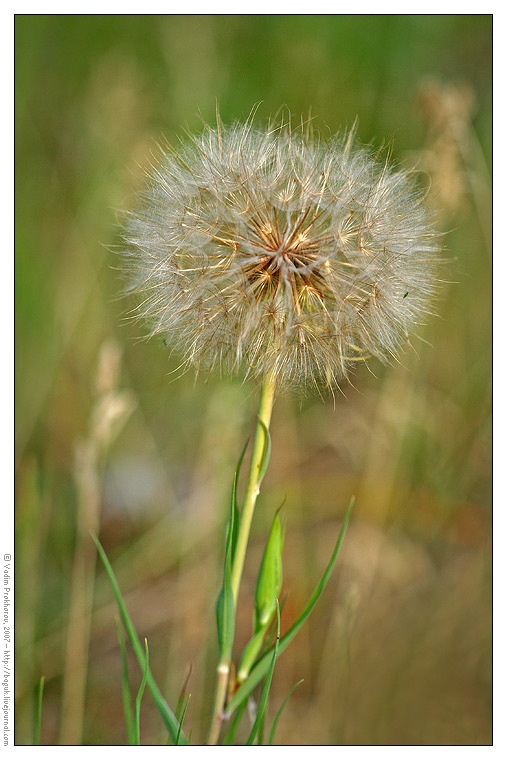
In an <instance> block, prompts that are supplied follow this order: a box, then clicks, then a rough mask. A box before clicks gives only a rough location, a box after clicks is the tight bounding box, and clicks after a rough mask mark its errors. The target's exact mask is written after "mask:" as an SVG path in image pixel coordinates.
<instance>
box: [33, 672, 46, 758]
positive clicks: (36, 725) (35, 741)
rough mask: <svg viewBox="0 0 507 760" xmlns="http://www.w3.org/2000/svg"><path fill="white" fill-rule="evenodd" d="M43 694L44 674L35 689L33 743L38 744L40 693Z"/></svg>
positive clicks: (40, 708) (40, 710)
mask: <svg viewBox="0 0 507 760" xmlns="http://www.w3.org/2000/svg"><path fill="white" fill-rule="evenodd" d="M43 694H44V676H42V678H41V679H40V681H39V688H38V689H37V702H36V705H35V738H34V745H36V746H38V745H39V744H40V727H41V721H42V695H43Z"/></svg>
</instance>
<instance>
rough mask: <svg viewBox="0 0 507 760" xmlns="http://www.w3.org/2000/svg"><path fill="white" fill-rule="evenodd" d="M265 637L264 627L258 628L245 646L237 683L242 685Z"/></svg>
mask: <svg viewBox="0 0 507 760" xmlns="http://www.w3.org/2000/svg"><path fill="white" fill-rule="evenodd" d="M265 635H266V627H264V628H260V629H259V630H258V631H257V633H255V634H254V635H253V636H252V638H251V639H250V641H249V642H248V644H247V645H246V647H245V649H244V651H243V655H242V657H241V662H240V664H239V668H238V681H239V683H242V682H243V681H245V680H246V678H247V677H248V674H249V672H250V669H251V667H252V665H253V664H254V662H255V660H256V659H257V657H258V656H259V652H260V651H261V647H262V642H263V641H264V636H265Z"/></svg>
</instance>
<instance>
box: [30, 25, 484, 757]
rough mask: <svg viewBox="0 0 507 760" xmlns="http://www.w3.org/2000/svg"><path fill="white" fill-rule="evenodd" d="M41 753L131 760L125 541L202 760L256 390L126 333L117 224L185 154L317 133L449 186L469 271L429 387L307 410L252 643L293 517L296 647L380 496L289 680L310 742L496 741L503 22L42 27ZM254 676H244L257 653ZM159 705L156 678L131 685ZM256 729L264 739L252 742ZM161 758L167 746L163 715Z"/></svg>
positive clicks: (290, 411)
mask: <svg viewBox="0 0 507 760" xmlns="http://www.w3.org/2000/svg"><path fill="white" fill-rule="evenodd" d="M15 27H16V42H15V45H16V70H15V75H16V106H15V107H16V149H15V150H16V483H17V498H16V630H17V638H16V657H17V667H16V700H17V701H16V704H17V710H16V742H17V743H18V744H30V743H32V742H33V726H34V694H35V688H36V686H37V684H38V681H39V678H40V676H41V675H44V676H45V679H46V684H45V694H44V706H43V720H42V743H47V744H57V743H64V744H117V743H124V742H125V731H124V725H123V717H122V705H121V682H120V675H121V664H120V655H119V650H118V644H117V638H116V631H115V624H114V617H115V606H114V604H113V599H112V594H111V591H110V588H109V586H108V585H107V581H106V579H105V577H104V574H103V571H102V567H99V566H97V568H96V572H95V569H94V568H95V556H94V553H93V551H92V550H91V546H90V544H91V541H90V539H89V534H88V530H89V528H90V527H91V528H94V529H95V530H97V532H98V533H99V535H100V538H101V540H102V542H103V545H104V546H105V548H106V550H107V552H108V555H109V557H110V559H111V561H112V563H113V566H114V568H115V571H116V572H117V575H118V578H119V581H120V584H121V586H122V589H123V591H124V592H125V597H126V600H127V604H128V607H129V610H130V611H131V614H132V617H133V619H134V622H135V624H136V626H137V629H138V632H139V635H140V636H141V637H145V636H146V637H147V638H148V641H149V645H150V662H151V664H152V668H153V671H154V673H155V675H156V678H157V680H158V682H159V683H160V685H161V687H163V690H164V692H165V693H166V695H167V697H168V700H169V702H170V703H171V704H173V705H174V704H175V703H176V700H177V697H178V695H179V692H180V690H181V688H182V685H183V682H184V681H185V678H186V677H187V674H188V673H189V668H190V667H191V672H190V677H189V681H188V687H187V691H190V692H191V694H192V698H191V700H190V704H189V708H188V712H187V717H186V721H185V727H186V730H187V732H188V731H189V729H190V728H192V729H193V730H192V741H193V743H200V742H202V741H203V739H204V736H205V731H206V727H207V720H208V718H209V713H210V709H211V695H212V689H213V677H214V676H213V671H214V667H215V664H216V662H215V661H216V642H215V622H214V605H215V599H216V594H217V591H218V588H219V583H220V572H221V563H222V558H221V552H222V546H223V528H224V520H225V511H226V508H227V499H228V492H229V488H230V483H231V477H232V472H233V468H234V466H235V463H236V460H237V456H238V453H239V451H240V449H241V446H242V444H243V441H244V440H245V439H246V437H247V435H248V434H249V433H250V431H251V426H252V422H253V419H254V415H255V409H256V398H257V389H256V388H255V386H254V384H242V383H241V378H233V379H222V380H221V379H219V378H217V377H215V376H212V377H209V378H205V377H198V378H197V379H196V378H195V377H194V376H193V375H191V374H187V375H184V376H182V377H180V376H179V374H178V373H177V372H176V373H174V374H171V373H173V372H174V370H175V369H176V368H177V367H178V363H179V362H178V357H177V356H173V357H171V356H169V352H168V349H167V348H166V347H165V346H164V345H163V343H162V341H160V340H157V339H153V340H151V341H145V340H143V339H142V337H143V330H144V327H143V326H141V325H135V324H132V322H131V321H129V320H128V319H127V318H126V317H127V316H128V310H129V308H130V306H131V304H129V303H127V302H126V301H125V300H124V299H122V298H120V295H121V291H122V287H123V285H122V276H121V272H120V271H119V266H120V264H119V259H118V257H117V255H116V253H115V251H116V250H117V247H118V245H119V242H120V235H119V227H118V214H117V209H121V208H129V207H130V206H132V205H133V204H135V192H136V190H138V189H139V188H140V187H141V186H142V184H143V182H144V179H143V175H144V171H145V169H146V168H147V167H148V166H149V163H150V161H151V160H152V155H153V154H154V153H155V154H156V152H157V147H156V146H157V143H158V142H159V141H160V140H161V139H163V138H166V139H167V140H168V141H170V142H175V141H177V140H178V139H179V137H180V136H181V135H182V134H183V129H185V128H187V129H189V130H190V131H195V130H199V129H200V126H201V123H202V119H204V120H206V121H208V122H213V120H214V118H215V110H216V103H217V102H218V104H219V108H220V113H221V117H222V119H223V121H225V122H227V121H230V120H233V119H236V118H245V117H246V116H247V115H248V114H249V112H250V110H251V108H252V106H254V105H255V104H256V103H259V102H260V101H262V103H261V106H260V108H259V111H258V115H257V119H258V120H259V121H264V120H265V119H267V118H268V117H269V115H272V114H274V113H275V112H276V111H277V110H278V109H279V107H280V106H282V105H285V106H287V107H288V108H289V109H290V110H291V112H292V113H293V115H294V116H295V117H296V118H299V116H300V115H301V114H302V115H304V116H305V117H306V116H307V115H308V113H309V110H310V109H311V113H312V115H313V116H314V117H315V118H316V124H317V125H318V126H319V127H321V128H322V129H323V130H324V131H327V130H329V131H330V132H334V131H337V130H339V129H341V128H343V127H345V126H350V125H351V124H352V123H353V121H354V119H355V118H356V116H357V117H358V119H359V126H358V135H359V138H360V139H361V140H362V141H364V142H370V141H373V143H374V144H375V145H381V144H383V143H388V142H390V141H391V140H392V151H393V157H394V158H395V159H396V160H397V161H401V162H403V163H404V164H405V165H416V166H418V168H420V169H422V170H423V171H424V172H425V174H424V176H423V179H422V181H423V182H428V184H429V185H430V186H431V191H430V195H431V198H432V203H434V205H435V206H436V208H437V210H438V213H439V218H440V226H441V229H442V230H443V231H444V232H445V236H444V238H443V240H444V245H445V249H446V250H445V256H446V258H447V259H448V263H446V264H445V265H443V266H442V272H441V276H442V280H443V281H445V282H444V283H443V284H442V288H441V291H440V300H439V305H438V317H434V318H431V319H429V320H428V324H427V325H426V326H424V327H422V328H421V329H420V330H419V335H420V338H413V339H412V345H413V348H414V351H410V350H407V351H406V352H405V354H404V355H403V357H402V359H401V363H400V364H394V365H393V366H391V367H388V368H384V367H382V366H380V365H379V364H378V363H372V364H371V365H370V366H369V367H366V366H361V367H358V369H357V371H356V373H355V375H354V377H353V378H352V385H346V386H344V387H343V394H341V393H338V394H337V395H336V398H335V400H334V401H333V399H332V398H330V399H328V400H326V401H325V402H323V401H322V400H321V399H319V398H307V399H305V400H303V401H301V400H299V399H295V398H292V397H290V396H287V397H283V398H280V399H278V401H277V403H276V405H275V410H274V416H273V425H272V438H273V454H272V459H271V464H270V468H269V471H268V475H267V477H266V480H265V484H264V487H263V491H262V494H261V499H260V503H259V506H258V510H257V514H256V518H255V525H254V532H253V537H252V550H251V554H250V556H249V557H248V559H247V567H246V571H245V578H244V585H243V593H242V597H241V610H240V616H239V621H238V637H239V644H243V645H244V644H245V643H246V641H247V638H248V636H249V632H250V625H251V611H252V607H251V598H252V596H251V595H252V592H253V587H254V583H255V577H256V571H257V568H258V563H259V561H260V556H261V552H262V547H263V537H265V535H266V530H267V528H268V525H269V523H270V520H271V516H272V514H273V510H274V509H275V508H276V507H277V506H279V504H280V502H281V501H282V500H283V498H284V497H287V502H286V507H285V513H286V519H287V531H286V547H285V553H284V561H285V568H284V589H285V590H287V591H290V594H289V597H288V601H287V604H286V606H285V609H284V614H283V619H282V631H283V630H284V629H286V628H287V627H288V626H289V625H290V623H291V621H292V620H293V619H294V618H295V616H296V615H297V613H298V611H299V610H300V609H301V608H302V606H303V605H304V603H305V600H306V598H307V596H308V594H309V593H310V592H311V590H312V589H313V587H314V585H315V584H316V582H317V580H318V578H319V577H320V574H321V572H322V570H323V568H324V566H325V564H326V562H327V559H328V557H329V554H330V552H331V548H332V545H333V542H334V540H335V537H336V535H337V532H338V530H339V526H340V521H341V519H342V518H343V515H344V512H345V509H346V505H347V503H348V500H349V498H350V495H351V494H352V493H355V495H356V497H357V501H356V507H355V511H354V514H353V518H352V522H351V525H350V527H349V532H348V534H347V537H346V541H345V545H344V547H343V550H342V553H341V555H340V557H339V560H338V565H337V568H336V570H335V573H334V575H333V578H332V580H331V582H330V583H329V586H328V587H327V588H326V591H325V593H324V595H323V598H322V599H321V600H320V601H319V604H318V606H317V608H316V609H315V611H314V613H313V614H312V617H311V618H310V620H309V622H308V623H307V626H306V628H304V629H303V630H302V631H301V633H300V634H299V635H298V639H297V641H296V643H294V644H293V645H292V646H291V647H289V648H288V650H287V651H286V653H284V654H283V656H282V657H281V659H280V661H279V663H278V665H277V669H276V671H275V677H274V682H273V689H272V697H271V701H270V708H269V716H270V717H269V721H271V720H272V718H273V717H274V714H275V712H276V710H277V709H278V707H279V705H280V703H281V701H282V700H283V698H284V697H285V695H286V694H287V692H288V691H289V689H290V687H291V686H292V685H293V684H294V683H295V682H296V681H297V680H299V679H300V678H304V679H305V680H304V683H303V684H302V685H301V686H300V687H299V688H298V689H297V690H296V692H295V693H294V695H293V696H292V697H291V700H290V701H289V703H288V706H287V708H286V711H285V713H284V715H283V717H282V719H281V721H280V724H279V730H278V734H277V741H278V742H279V743H285V744H298V743H300V744H376V745H381V744H487V743H489V742H490V741H491V704H490V700H491V578H490V575H491V552H490V549H491V512H490V508H491V450H490V447H491V431H490V386H491V377H490V375H491V297H490V294H491V230H490V222H491V198H490V185H491V181H490V171H491V34H492V19H491V17H490V16H486V15H484V16H480V15H477V16H467V15H461V16H445V15H444V16H389V15H384V16H277V15H273V16H248V15H243V16H79V15H75V16H19V15H18V16H17V18H16V24H15ZM238 653H239V652H238ZM130 665H131V671H130V672H131V679H132V684H133V687H134V689H136V688H137V686H138V684H139V681H140V673H139V670H138V669H137V666H136V664H135V662H134V661H133V660H132V661H131V662H130ZM245 730H246V727H244V728H243V732H244V731H245ZM141 740H142V742H143V743H146V744H157V743H165V741H166V736H165V735H164V732H163V730H162V726H161V722H160V720H159V718H158V715H157V713H156V710H155V708H154V705H153V703H152V701H151V697H150V696H149V695H148V694H147V695H146V696H145V698H144V701H143V710H142V734H141Z"/></svg>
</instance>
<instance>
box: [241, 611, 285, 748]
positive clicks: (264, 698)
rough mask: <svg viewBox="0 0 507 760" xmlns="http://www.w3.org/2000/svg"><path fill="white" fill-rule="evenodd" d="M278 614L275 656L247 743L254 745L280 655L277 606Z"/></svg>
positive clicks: (272, 659) (278, 615)
mask: <svg viewBox="0 0 507 760" xmlns="http://www.w3.org/2000/svg"><path fill="white" fill-rule="evenodd" d="M276 614H277V618H278V625H277V632H276V641H275V646H274V649H273V656H272V657H271V663H270V666H269V671H268V675H267V677H266V682H265V684H264V688H263V690H262V694H261V699H260V702H259V709H258V710H257V716H256V718H255V722H254V724H253V726H252V730H251V732H250V736H249V737H248V739H247V741H246V745H247V746H250V745H253V743H254V741H255V737H256V736H257V733H258V731H259V729H260V727H261V724H262V721H263V719H264V713H265V711H266V706H267V704H268V697H269V690H270V688H271V681H272V679H273V671H274V669H275V662H276V658H277V657H278V645H279V643H280V608H279V606H278V603H277V606H276Z"/></svg>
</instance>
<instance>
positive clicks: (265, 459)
mask: <svg viewBox="0 0 507 760" xmlns="http://www.w3.org/2000/svg"><path fill="white" fill-rule="evenodd" d="M259 422H260V423H261V425H262V428H263V430H264V435H265V437H266V440H265V442H264V451H263V452H262V465H261V468H260V471H259V480H258V485H260V484H261V483H262V481H263V480H264V475H265V474H266V470H267V469H268V464H269V458H270V456H271V436H270V434H269V430H268V429H267V427H266V425H265V423H264V422H263V421H262V420H261V419H259Z"/></svg>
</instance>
